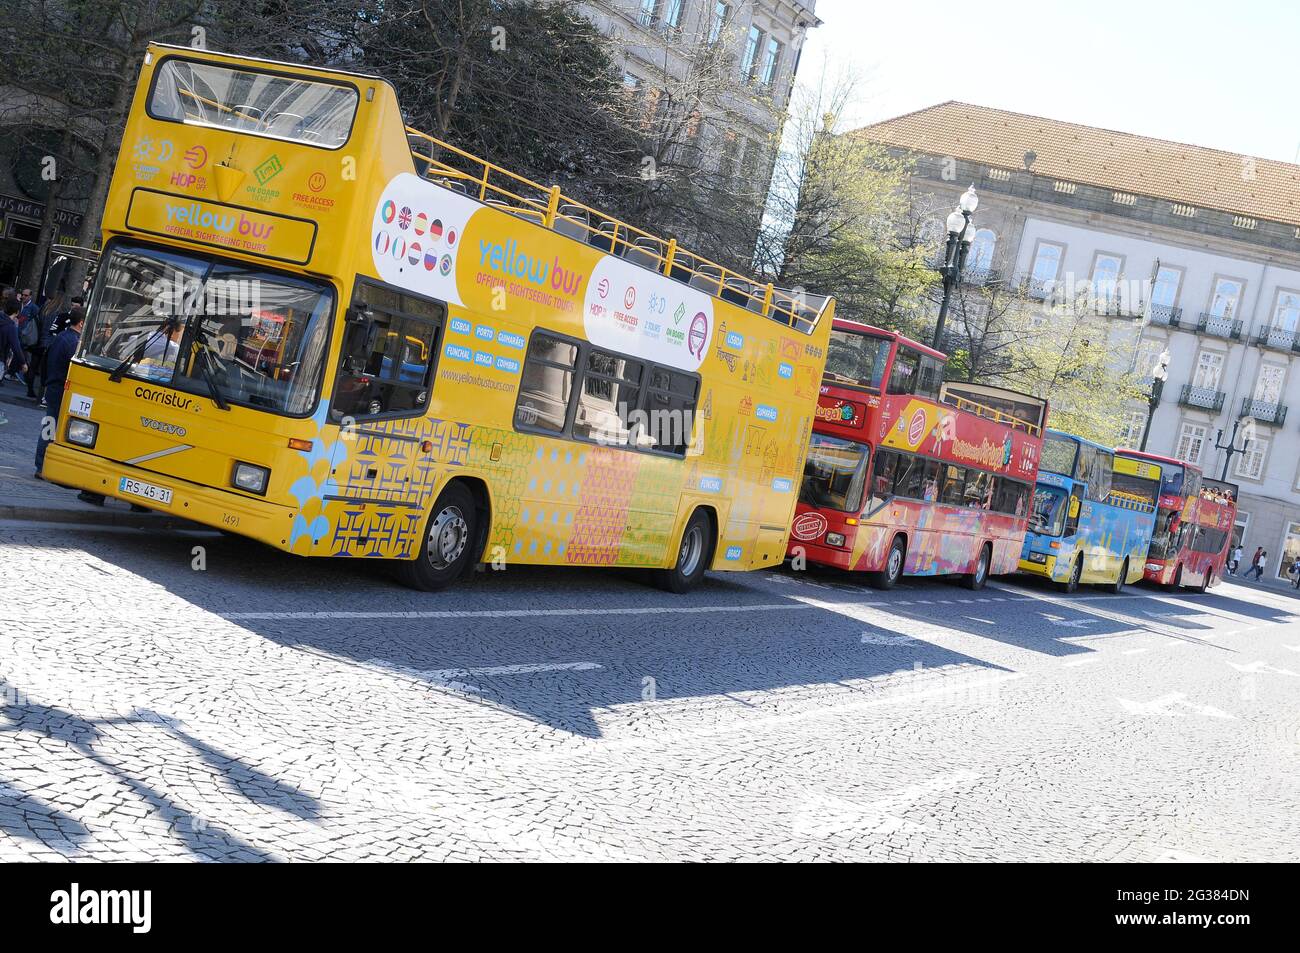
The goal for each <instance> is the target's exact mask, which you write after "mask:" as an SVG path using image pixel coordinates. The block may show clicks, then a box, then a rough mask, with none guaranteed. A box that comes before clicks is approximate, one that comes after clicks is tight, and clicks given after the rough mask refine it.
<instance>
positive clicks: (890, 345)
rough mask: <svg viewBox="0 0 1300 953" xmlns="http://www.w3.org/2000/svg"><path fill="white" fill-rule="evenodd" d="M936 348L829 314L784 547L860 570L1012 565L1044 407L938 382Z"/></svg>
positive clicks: (973, 578)
mask: <svg viewBox="0 0 1300 953" xmlns="http://www.w3.org/2000/svg"><path fill="white" fill-rule="evenodd" d="M947 360H948V358H947V356H946V355H944V354H943V353H941V352H939V351H936V350H933V349H932V348H928V347H926V346H924V345H922V344H917V343H916V342H915V341H909V340H908V339H907V338H904V337H902V336H901V335H899V334H897V333H895V332H892V331H885V330H882V329H880V328H874V327H871V326H870V325H866V324H859V323H857V322H854V321H847V320H838V319H837V320H836V321H835V323H834V325H833V329H832V331H831V340H830V343H829V351H828V353H827V356H826V371H825V376H824V377H823V379H822V388H821V396H820V399H819V402H818V408H817V420H816V422H815V423H814V425H813V434H812V440H811V444H810V447H809V451H808V458H807V463H806V464H805V467H804V477H803V483H802V486H801V488H800V493H799V503H798V505H797V507H796V508H795V518H794V524H793V526H792V528H791V534H790V543H789V546H788V549H787V554H788V555H789V556H790V557H791V558H792V559H796V560H798V559H799V558H800V557H803V558H806V559H807V560H808V561H809V562H813V563H818V564H821V565H826V566H837V567H839V568H841V569H848V570H854V571H859V572H866V573H869V574H870V575H869V576H868V581H870V582H871V583H872V584H873V585H875V586H878V587H879V588H882V589H890V588H892V587H893V586H894V585H895V584H896V583H897V582H898V580H899V578H900V577H902V576H903V575H904V574H908V575H916V576H932V575H940V574H945V573H954V574H959V575H961V576H962V577H963V581H964V582H965V584H966V585H967V586H968V587H969V588H972V589H979V588H981V587H982V586H983V585H984V583H985V581H986V580H987V579H988V577H989V575H990V574H991V573H1010V572H1014V571H1015V570H1016V566H1017V564H1018V561H1019V559H1020V548H1021V544H1022V542H1023V539H1024V534H1025V525H1026V519H1027V514H1028V511H1029V508H1030V501H1031V500H1032V498H1033V489H1034V480H1035V478H1036V477H1037V475H1038V459H1039V454H1040V451H1041V447H1042V442H1043V428H1044V426H1045V425H1046V418H1047V402H1046V401H1044V400H1041V399H1039V398H1037V397H1030V396H1027V395H1025V394H1018V393H1016V392H1014V391H1009V390H1004V389H1002V388H998V387H986V386H983V385H980V384H965V383H956V382H952V381H949V382H944V381H943V367H944V364H945V363H946V362H947Z"/></svg>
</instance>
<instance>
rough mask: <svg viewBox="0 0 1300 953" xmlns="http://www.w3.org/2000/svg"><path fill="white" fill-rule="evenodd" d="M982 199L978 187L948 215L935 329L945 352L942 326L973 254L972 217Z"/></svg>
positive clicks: (936, 338) (962, 199) (969, 192)
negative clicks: (976, 190) (969, 254)
mask: <svg viewBox="0 0 1300 953" xmlns="http://www.w3.org/2000/svg"><path fill="white" fill-rule="evenodd" d="M979 204H980V197H979V196H978V195H976V194H975V186H974V185H971V187H970V188H969V189H967V190H966V191H965V192H963V193H962V194H961V198H960V199H958V200H957V207H956V208H955V209H953V210H952V212H951V213H950V214H949V215H948V221H947V223H946V224H947V226H948V245H947V247H946V248H945V249H944V255H943V265H942V266H941V267H940V268H939V274H941V275H943V300H942V301H940V302H939V318H938V320H937V321H936V322H935V325H934V346H935V347H936V348H939V349H942V347H943V345H942V340H943V324H944V321H945V320H946V319H947V317H948V302H949V299H950V298H951V296H952V289H953V288H954V287H956V286H957V283H958V282H959V281H961V270H962V268H964V267H965V265H966V255H967V254H968V253H969V252H970V243H971V240H972V239H973V238H974V237H975V231H974V229H972V228H971V216H972V215H974V214H975V209H977V208H979Z"/></svg>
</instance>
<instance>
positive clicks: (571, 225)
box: [555, 205, 590, 242]
mask: <svg viewBox="0 0 1300 953" xmlns="http://www.w3.org/2000/svg"><path fill="white" fill-rule="evenodd" d="M589 221H590V219H589V218H588V217H587V210H586V209H585V208H583V207H582V206H581V205H561V206H560V207H559V209H558V210H557V211H556V215H555V230H556V231H557V232H559V233H560V234H561V235H568V236H569V237H570V238H576V239H577V240H578V241H580V242H585V241H586V240H587V232H588V226H587V223H588V222H589Z"/></svg>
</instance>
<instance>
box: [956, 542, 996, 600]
mask: <svg viewBox="0 0 1300 953" xmlns="http://www.w3.org/2000/svg"><path fill="white" fill-rule="evenodd" d="M992 560H993V550H992V549H991V548H990V547H989V544H988V543H985V544H984V545H983V546H982V547H981V548H980V558H979V562H977V563H976V564H975V571H974V572H971V573H966V574H965V575H963V576H962V577H961V584H962V585H963V586H965V587H966V588H967V589H973V590H979V589H983V588H984V583H986V582H988V581H989V563H990V562H992Z"/></svg>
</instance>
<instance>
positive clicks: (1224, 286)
mask: <svg viewBox="0 0 1300 953" xmlns="http://www.w3.org/2000/svg"><path fill="white" fill-rule="evenodd" d="M1243 287H1244V286H1243V285H1242V283H1241V282H1240V281H1238V280H1237V279H1236V278H1216V279H1215V280H1214V294H1212V295H1211V296H1210V314H1212V315H1213V316H1214V317H1216V318H1235V317H1236V316H1237V310H1238V308H1240V307H1241V292H1242V290H1243Z"/></svg>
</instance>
